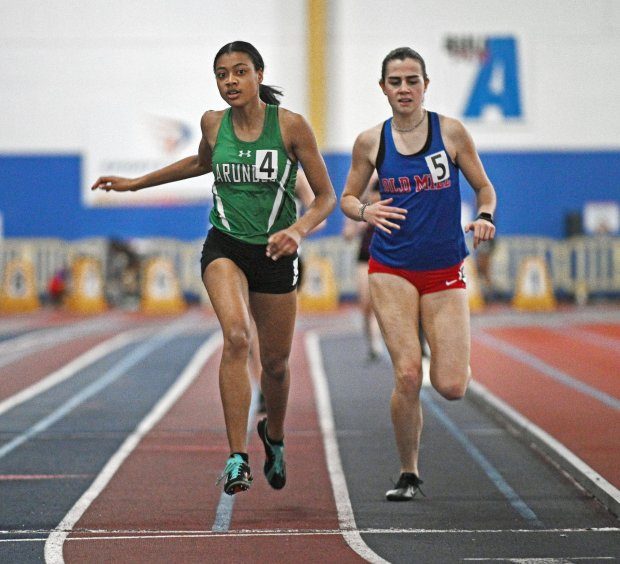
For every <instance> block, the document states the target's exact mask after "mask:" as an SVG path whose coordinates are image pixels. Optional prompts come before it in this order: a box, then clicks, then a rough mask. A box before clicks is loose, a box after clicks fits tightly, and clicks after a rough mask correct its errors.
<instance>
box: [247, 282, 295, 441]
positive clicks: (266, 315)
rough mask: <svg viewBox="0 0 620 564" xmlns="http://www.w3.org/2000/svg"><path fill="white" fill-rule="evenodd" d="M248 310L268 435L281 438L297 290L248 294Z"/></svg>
mask: <svg viewBox="0 0 620 564" xmlns="http://www.w3.org/2000/svg"><path fill="white" fill-rule="evenodd" d="M250 304H251V306H252V313H253V314H254V319H255V320H256V327H257V329H258V340H259V343H260V344H259V348H260V357H261V364H262V376H261V387H262V391H263V395H264V396H265V404H266V407H267V421H268V433H269V437H270V438H271V439H273V440H274V441H279V440H281V439H282V438H283V437H284V418H285V416H286V406H287V403H288V392H289V385H290V373H289V362H288V360H289V356H290V354H291V346H292V343H293V331H294V329H295V315H296V312H297V292H295V291H293V292H289V293H288V294H262V293H258V292H252V293H250Z"/></svg>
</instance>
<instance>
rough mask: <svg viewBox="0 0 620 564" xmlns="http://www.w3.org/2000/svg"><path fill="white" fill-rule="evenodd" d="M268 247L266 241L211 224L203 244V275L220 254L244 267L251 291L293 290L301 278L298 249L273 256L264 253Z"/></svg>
mask: <svg viewBox="0 0 620 564" xmlns="http://www.w3.org/2000/svg"><path fill="white" fill-rule="evenodd" d="M265 249H266V245H252V244H250V243H245V242H243V241H239V240H238V239H235V238H234V237H231V236H230V235H226V233H222V232H221V231H219V230H218V229H215V227H212V228H211V230H210V231H209V234H208V235H207V238H206V240H205V243H204V245H203V246H202V257H201V258H200V270H201V272H202V274H203V275H204V272H205V269H206V268H207V266H208V265H209V264H210V263H211V262H213V261H214V260H216V259H218V258H227V259H230V260H232V261H233V262H234V263H235V264H236V265H237V266H238V267H239V268H240V269H241V270H242V271H243V273H244V274H245V277H246V278H247V280H248V287H249V289H250V292H261V293H263V294H287V293H288V292H292V291H293V290H294V289H295V288H296V287H297V284H298V282H299V270H298V259H297V253H295V254H294V255H290V256H285V257H281V258H279V259H278V260H273V259H270V258H269V257H268V256H267V255H266V254H265Z"/></svg>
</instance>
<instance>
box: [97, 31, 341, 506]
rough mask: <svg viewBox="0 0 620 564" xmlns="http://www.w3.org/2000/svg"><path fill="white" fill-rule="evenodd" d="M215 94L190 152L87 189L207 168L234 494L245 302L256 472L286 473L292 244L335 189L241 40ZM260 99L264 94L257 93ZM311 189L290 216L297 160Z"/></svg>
mask: <svg viewBox="0 0 620 564" xmlns="http://www.w3.org/2000/svg"><path fill="white" fill-rule="evenodd" d="M213 68H214V71H215V78H216V82H217V87H218V90H219V93H220V95H221V96H222V98H223V99H224V100H225V101H226V103H227V104H228V105H229V106H230V108H228V109H226V110H221V111H208V112H206V113H205V114H204V115H203V116H202V120H201V129H202V139H201V141H200V146H199V148H198V154H197V155H193V156H191V157H187V158H185V159H182V160H180V161H177V162H176V163H173V164H171V165H169V166H166V167H164V168H162V169H159V170H156V171H154V172H151V173H148V174H146V175H144V176H141V177H139V178H134V179H127V178H120V177H116V176H107V177H102V178H99V179H98V180H97V181H96V182H95V183H94V185H93V187H92V189H93V190H105V191H109V190H114V191H117V192H124V191H135V190H141V189H143V188H148V187H151V186H157V185H159V184H165V183H168V182H174V181H177V180H183V179H185V178H191V177H194V176H199V175H202V174H206V173H208V172H211V171H213V173H214V177H215V183H214V187H213V198H214V202H213V210H212V212H211V215H210V220H211V223H212V228H211V230H210V231H209V234H208V236H207V239H206V241H205V244H204V247H203V252H202V259H201V267H202V279H203V282H204V285H205V287H206V289H207V292H208V294H209V298H210V299H211V304H212V305H213V309H214V310H215V313H216V315H217V317H218V320H219V322H220V325H221V327H222V332H223V335H224V348H223V351H222V360H221V363H220V371H219V381H220V395H221V398H222V405H223V408H224V418H225V421H226V432H227V435H228V443H229V447H230V452H231V454H230V457H229V459H228V461H227V463H226V467H225V469H224V472H223V473H222V476H221V477H220V478H221V479H225V483H224V491H225V492H226V493H227V494H230V495H233V494H235V493H237V492H239V491H243V490H247V489H248V488H249V487H250V485H251V483H252V474H251V471H250V466H249V460H248V455H247V436H246V434H247V433H246V429H247V424H248V413H249V407H250V399H251V384H250V379H249V374H248V353H249V347H250V338H251V337H250V336H251V329H250V312H251V314H252V316H253V317H254V320H255V321H256V326H257V330H258V339H259V348H260V356H261V364H262V376H261V388H262V391H263V394H264V395H265V400H266V407H267V417H266V418H265V419H263V420H261V421H260V422H259V424H258V433H259V435H260V438H261V440H262V441H263V445H264V447H265V454H266V460H265V464H264V468H263V469H264V473H265V476H266V477H267V480H268V481H269V484H270V485H271V486H272V487H273V488H275V489H280V488H282V487H284V485H285V482H286V469H285V464H284V418H285V415H286V406H287V400H288V390H289V380H290V376H289V366H288V359H289V355H290V351H291V345H292V340H293V329H294V326H295V316H296V308H297V296H296V291H295V289H296V285H297V276H298V272H297V249H298V247H299V244H300V242H301V239H302V238H303V237H305V236H306V235H308V234H309V233H310V232H311V231H312V229H313V228H314V227H316V226H317V225H318V224H319V223H321V222H322V221H323V220H324V219H325V218H326V217H327V216H328V215H329V213H330V212H331V211H332V210H333V209H334V206H335V203H336V196H335V193H334V189H333V187H332V185H331V182H330V180H329V176H328V174H327V169H326V167H325V163H324V161H323V159H322V157H321V155H320V153H319V150H318V147H317V144H316V140H315V137H314V134H313V132H312V129H311V128H310V126H309V125H308V123H307V122H306V120H305V119H304V118H303V117H302V116H301V115H299V114H296V113H294V112H291V111H289V110H286V109H284V108H281V107H277V104H278V98H277V96H279V95H280V94H281V93H280V92H279V91H278V90H276V89H274V88H273V87H269V86H265V85H263V84H262V81H263V71H264V68H265V65H264V63H263V59H262V57H261V55H260V54H259V52H258V51H257V50H256V49H255V47H254V46H252V45H251V44H249V43H246V42H244V41H235V42H233V43H229V44H227V45H225V46H224V47H222V48H221V49H220V50H219V52H218V53H217V55H216V56H215V60H214V63H213ZM264 100H267V102H268V103H265V101H264ZM298 162H300V163H301V164H302V166H303V168H304V172H305V175H306V177H307V179H308V182H309V183H310V186H311V188H312V191H313V192H314V194H315V199H314V201H313V203H312V204H311V205H310V207H309V208H308V209H307V210H306V212H305V213H304V215H303V216H302V217H300V218H297V216H296V212H295V201H294V187H295V178H296V174H297V163H298Z"/></svg>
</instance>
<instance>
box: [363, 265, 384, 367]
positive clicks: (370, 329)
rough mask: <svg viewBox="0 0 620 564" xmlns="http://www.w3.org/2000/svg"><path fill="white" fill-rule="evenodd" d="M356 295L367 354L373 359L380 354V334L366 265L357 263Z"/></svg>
mask: <svg viewBox="0 0 620 564" xmlns="http://www.w3.org/2000/svg"><path fill="white" fill-rule="evenodd" d="M357 293H358V297H359V305H360V309H361V310H362V316H363V321H364V335H365V336H366V343H367V344H368V352H369V356H370V357H371V358H373V357H376V356H378V355H379V354H380V352H381V332H380V330H379V324H378V323H377V318H376V317H375V312H374V310H373V309H372V302H371V300H370V289H369V284H368V263H358V265H357Z"/></svg>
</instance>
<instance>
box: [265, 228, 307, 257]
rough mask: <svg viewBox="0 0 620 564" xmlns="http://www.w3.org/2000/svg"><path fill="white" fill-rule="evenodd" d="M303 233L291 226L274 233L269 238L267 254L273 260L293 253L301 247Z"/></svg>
mask: <svg viewBox="0 0 620 564" xmlns="http://www.w3.org/2000/svg"><path fill="white" fill-rule="evenodd" d="M300 242H301V235H300V234H299V232H298V231H297V230H296V229H293V228H292V227H289V228H288V229H283V230H282V231H278V232H277V233H274V234H273V235H272V236H271V237H269V239H268V240H267V256H268V257H269V258H271V259H272V260H278V259H279V258H280V257H283V256H288V255H292V254H293V253H295V252H296V251H297V249H298V248H299V243H300Z"/></svg>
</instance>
